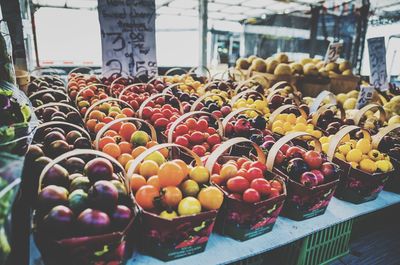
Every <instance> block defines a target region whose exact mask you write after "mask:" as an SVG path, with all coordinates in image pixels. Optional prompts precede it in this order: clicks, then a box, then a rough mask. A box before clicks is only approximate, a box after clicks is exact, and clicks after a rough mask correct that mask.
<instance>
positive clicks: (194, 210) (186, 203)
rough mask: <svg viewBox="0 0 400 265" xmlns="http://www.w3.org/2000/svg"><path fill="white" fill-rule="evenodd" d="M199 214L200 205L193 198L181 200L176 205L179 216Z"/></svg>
mask: <svg viewBox="0 0 400 265" xmlns="http://www.w3.org/2000/svg"><path fill="white" fill-rule="evenodd" d="M200 212H201V204H200V202H199V200H198V199H196V198H194V197H190V196H189V197H186V198H183V199H182V200H181V201H180V202H179V205H178V214H179V215H181V216H182V215H192V214H198V213H200Z"/></svg>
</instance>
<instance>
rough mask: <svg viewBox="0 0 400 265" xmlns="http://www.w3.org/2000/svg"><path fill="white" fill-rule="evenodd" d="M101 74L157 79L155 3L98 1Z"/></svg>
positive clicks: (137, 0)
mask: <svg viewBox="0 0 400 265" xmlns="http://www.w3.org/2000/svg"><path fill="white" fill-rule="evenodd" d="M98 12H99V21H100V28H101V45H102V59H103V68H102V70H103V74H105V75H107V74H108V75H109V74H111V73H115V72H120V73H121V72H125V73H129V74H130V75H135V74H137V73H139V72H140V73H145V74H148V75H149V76H154V75H157V60H156V38H155V18H156V8H155V0H98Z"/></svg>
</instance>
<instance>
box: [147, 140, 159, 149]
mask: <svg viewBox="0 0 400 265" xmlns="http://www.w3.org/2000/svg"><path fill="white" fill-rule="evenodd" d="M155 145H158V143H157V142H156V141H149V142H147V144H146V147H147V148H150V147H153V146H155Z"/></svg>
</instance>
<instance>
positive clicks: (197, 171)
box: [189, 166, 210, 184]
mask: <svg viewBox="0 0 400 265" xmlns="http://www.w3.org/2000/svg"><path fill="white" fill-rule="evenodd" d="M189 178H191V179H193V180H194V181H196V182H197V183H200V184H203V183H207V182H208V180H209V179H210V174H209V172H208V170H207V168H205V167H203V166H195V167H194V168H192V169H191V170H190V173H189Z"/></svg>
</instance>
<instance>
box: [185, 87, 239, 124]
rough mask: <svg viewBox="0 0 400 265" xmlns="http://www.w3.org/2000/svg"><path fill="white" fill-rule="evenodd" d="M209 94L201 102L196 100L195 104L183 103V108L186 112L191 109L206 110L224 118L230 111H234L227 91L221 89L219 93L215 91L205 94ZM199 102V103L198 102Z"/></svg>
mask: <svg viewBox="0 0 400 265" xmlns="http://www.w3.org/2000/svg"><path fill="white" fill-rule="evenodd" d="M205 95H209V96H207V97H205V98H204V100H202V101H201V102H198V100H200V98H199V99H198V100H196V101H195V102H194V103H195V104H196V105H194V104H185V103H182V104H183V109H184V110H185V112H189V111H191V110H192V111H205V112H208V113H211V114H212V115H214V116H216V117H219V118H223V117H226V116H227V115H228V114H229V113H231V112H232V107H231V106H230V105H229V102H228V100H227V99H226V98H227V96H228V95H227V93H226V92H224V91H220V93H218V94H214V93H213V92H211V93H208V94H205ZM197 102H198V103H197Z"/></svg>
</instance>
